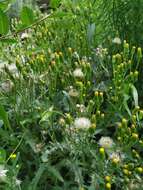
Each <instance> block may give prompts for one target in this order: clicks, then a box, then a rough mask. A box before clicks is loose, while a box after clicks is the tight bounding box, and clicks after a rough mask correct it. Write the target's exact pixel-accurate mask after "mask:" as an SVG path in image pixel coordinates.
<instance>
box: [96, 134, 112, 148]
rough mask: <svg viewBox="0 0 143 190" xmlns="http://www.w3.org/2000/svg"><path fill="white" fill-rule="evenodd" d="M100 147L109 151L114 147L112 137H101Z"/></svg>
mask: <svg viewBox="0 0 143 190" xmlns="http://www.w3.org/2000/svg"><path fill="white" fill-rule="evenodd" d="M99 145H100V146H101V147H103V148H105V149H109V148H112V147H113V145H114V142H113V140H112V139H111V138H110V137H101V138H100V140H99Z"/></svg>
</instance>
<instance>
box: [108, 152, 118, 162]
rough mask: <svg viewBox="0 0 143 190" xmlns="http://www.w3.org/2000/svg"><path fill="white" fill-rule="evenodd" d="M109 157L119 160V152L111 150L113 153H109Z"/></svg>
mask: <svg viewBox="0 0 143 190" xmlns="http://www.w3.org/2000/svg"><path fill="white" fill-rule="evenodd" d="M109 158H110V159H111V160H113V159H116V160H117V161H118V162H120V161H121V156H120V154H119V153H118V152H113V153H111V154H110V155H109Z"/></svg>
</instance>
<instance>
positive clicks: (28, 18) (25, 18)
mask: <svg viewBox="0 0 143 190" xmlns="http://www.w3.org/2000/svg"><path fill="white" fill-rule="evenodd" d="M20 18H21V21H22V24H23V25H24V26H28V25H30V24H32V23H33V22H34V14H33V11H32V10H31V9H30V8H28V7H23V9H22V11H21V16H20Z"/></svg>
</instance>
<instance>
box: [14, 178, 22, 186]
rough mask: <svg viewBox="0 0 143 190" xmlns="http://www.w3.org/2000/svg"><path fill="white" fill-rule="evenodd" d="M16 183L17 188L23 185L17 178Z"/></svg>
mask: <svg viewBox="0 0 143 190" xmlns="http://www.w3.org/2000/svg"><path fill="white" fill-rule="evenodd" d="M15 183H16V185H17V186H20V185H21V183H22V181H21V180H20V179H17V178H16V180H15Z"/></svg>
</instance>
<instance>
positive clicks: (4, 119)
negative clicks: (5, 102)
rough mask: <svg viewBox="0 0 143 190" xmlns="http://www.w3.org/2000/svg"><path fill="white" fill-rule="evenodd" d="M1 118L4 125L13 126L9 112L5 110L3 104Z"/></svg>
mask: <svg viewBox="0 0 143 190" xmlns="http://www.w3.org/2000/svg"><path fill="white" fill-rule="evenodd" d="M0 119H1V120H2V121H3V122H4V126H5V128H6V129H10V128H11V127H10V123H9V120H8V114H7V112H6V111H5V110H4V107H3V106H2V105H0Z"/></svg>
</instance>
